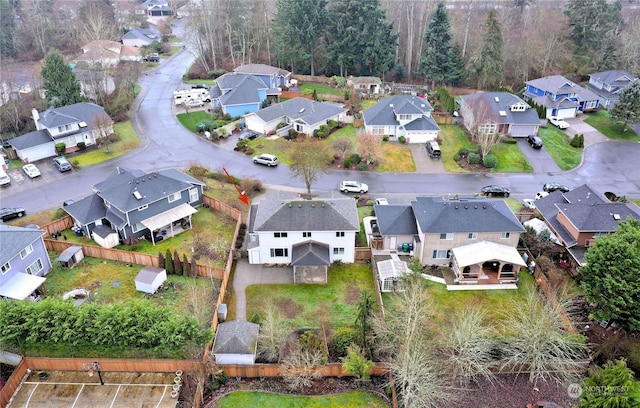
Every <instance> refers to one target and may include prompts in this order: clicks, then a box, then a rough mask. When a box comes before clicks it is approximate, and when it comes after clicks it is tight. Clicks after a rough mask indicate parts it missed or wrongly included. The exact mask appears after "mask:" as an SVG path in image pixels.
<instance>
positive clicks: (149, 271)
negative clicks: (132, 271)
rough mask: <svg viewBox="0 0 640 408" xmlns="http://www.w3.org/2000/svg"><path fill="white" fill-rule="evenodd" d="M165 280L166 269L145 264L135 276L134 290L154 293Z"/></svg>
mask: <svg viewBox="0 0 640 408" xmlns="http://www.w3.org/2000/svg"><path fill="white" fill-rule="evenodd" d="M166 280H167V271H166V270H165V269H163V268H158V267H157V266H145V267H144V268H142V270H140V272H138V275H137V276H136V279H135V283H136V290H139V291H141V292H145V293H151V294H153V293H156V290H158V288H159V287H160V285H162V284H163V283H164V282H165V281H166Z"/></svg>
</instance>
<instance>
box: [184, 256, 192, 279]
mask: <svg viewBox="0 0 640 408" xmlns="http://www.w3.org/2000/svg"><path fill="white" fill-rule="evenodd" d="M182 275H183V276H191V264H190V263H189V260H188V259H187V254H183V255H182Z"/></svg>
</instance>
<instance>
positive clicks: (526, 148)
mask: <svg viewBox="0 0 640 408" xmlns="http://www.w3.org/2000/svg"><path fill="white" fill-rule="evenodd" d="M518 145H519V146H520V150H521V151H522V154H524V157H526V158H527V161H528V162H529V164H531V167H533V172H534V173H547V174H550V173H558V172H560V171H561V170H560V167H558V165H557V164H556V162H555V161H554V160H553V159H552V158H551V156H549V153H548V152H547V150H546V148H545V147H544V146H543V147H542V148H541V149H534V148H533V147H531V146H530V145H529V142H527V139H525V138H519V139H518Z"/></svg>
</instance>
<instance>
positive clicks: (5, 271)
mask: <svg viewBox="0 0 640 408" xmlns="http://www.w3.org/2000/svg"><path fill="white" fill-rule="evenodd" d="M10 269H11V264H10V263H9V262H7V263H6V264H4V265H2V266H1V267H0V271H2V274H3V275H4V274H5V273H7V272H9V270H10Z"/></svg>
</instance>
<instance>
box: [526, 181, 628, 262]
mask: <svg viewBox="0 0 640 408" xmlns="http://www.w3.org/2000/svg"><path fill="white" fill-rule="evenodd" d="M536 208H537V209H538V211H539V212H540V214H541V215H542V217H543V218H544V221H545V222H546V224H547V226H548V227H549V229H550V230H551V231H552V232H553V233H554V234H555V235H556V236H557V238H558V239H559V240H560V243H561V244H562V245H563V246H564V247H565V248H566V249H567V252H569V254H570V255H571V257H572V258H573V259H575V261H576V262H577V264H578V266H582V265H584V264H585V259H584V255H585V253H586V252H587V251H588V249H589V247H590V246H592V245H593V243H594V242H595V240H596V239H598V238H599V237H601V236H603V235H607V234H611V233H613V232H615V230H616V228H617V227H618V224H619V223H620V222H622V221H625V220H626V219H627V218H629V217H631V218H634V219H640V207H638V206H637V205H635V204H631V203H621V202H611V201H610V200H609V199H607V197H606V196H605V195H604V194H602V193H600V192H598V191H596V190H594V189H593V188H592V187H591V186H589V185H588V184H583V185H581V186H579V187H577V188H574V189H573V190H571V191H568V192H566V193H563V192H561V191H554V192H553V193H551V194H549V195H548V196H546V197H543V198H541V199H539V200H536Z"/></svg>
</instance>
